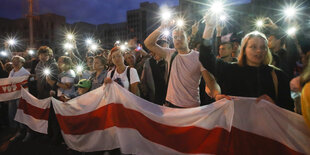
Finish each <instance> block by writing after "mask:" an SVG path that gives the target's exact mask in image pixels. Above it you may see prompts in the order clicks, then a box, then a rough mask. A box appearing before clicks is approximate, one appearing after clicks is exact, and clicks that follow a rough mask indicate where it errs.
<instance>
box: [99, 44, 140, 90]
mask: <svg viewBox="0 0 310 155" xmlns="http://www.w3.org/2000/svg"><path fill="white" fill-rule="evenodd" d="M110 55H111V58H112V62H113V64H114V65H115V68H114V69H113V70H110V71H109V72H108V75H107V78H106V79H105V83H111V82H112V80H113V81H115V82H117V83H118V84H119V85H121V86H122V87H124V88H125V89H127V90H129V91H130V92H132V93H133V94H135V95H137V96H139V94H140V92H139V88H138V84H139V82H140V79H139V76H138V73H137V70H136V69H135V68H132V67H129V66H125V64H124V56H123V53H122V51H121V49H120V48H119V47H114V48H113V49H111V53H110Z"/></svg>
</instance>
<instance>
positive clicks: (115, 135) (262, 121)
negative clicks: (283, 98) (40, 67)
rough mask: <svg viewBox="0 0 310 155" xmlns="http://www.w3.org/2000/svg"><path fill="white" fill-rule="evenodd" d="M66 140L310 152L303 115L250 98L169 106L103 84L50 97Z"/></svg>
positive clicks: (175, 149) (214, 150)
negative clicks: (68, 97) (64, 99)
mask: <svg viewBox="0 0 310 155" xmlns="http://www.w3.org/2000/svg"><path fill="white" fill-rule="evenodd" d="M52 102H53V107H54V110H55V113H56V116H57V119H58V122H59V124H60V128H61V130H62V134H63V137H64V140H65V142H66V144H67V145H68V146H69V147H70V148H72V149H74V150H78V151H81V152H92V151H100V150H111V149H114V148H121V151H122V152H123V153H125V154H310V130H309V129H308V128H307V126H306V124H305V122H304V120H303V118H302V116H300V115H298V114H295V113H293V112H290V111H287V110H285V109H282V108H280V107H277V106H276V105H274V104H271V103H269V102H267V101H261V102H260V103H256V99H254V98H236V99H234V100H232V101H229V100H221V101H218V102H215V103H213V104H211V105H207V106H203V107H197V108H188V109H173V108H168V107H161V106H157V105H155V104H152V103H150V102H148V101H145V100H143V99H141V98H139V97H137V96H135V95H133V94H131V93H130V92H128V91H127V90H125V89H123V88H122V87H120V86H119V85H117V84H115V83H112V84H109V85H105V86H103V88H102V87H100V88H98V89H96V90H94V91H92V92H89V93H87V94H85V95H83V96H80V97H78V98H75V99H73V100H70V101H68V102H67V103H63V102H61V101H58V100H56V99H52Z"/></svg>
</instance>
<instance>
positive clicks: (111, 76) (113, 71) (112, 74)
mask: <svg viewBox="0 0 310 155" xmlns="http://www.w3.org/2000/svg"><path fill="white" fill-rule="evenodd" d="M114 73H115V69H113V70H112V72H111V74H110V78H111V79H112V78H113V76H114Z"/></svg>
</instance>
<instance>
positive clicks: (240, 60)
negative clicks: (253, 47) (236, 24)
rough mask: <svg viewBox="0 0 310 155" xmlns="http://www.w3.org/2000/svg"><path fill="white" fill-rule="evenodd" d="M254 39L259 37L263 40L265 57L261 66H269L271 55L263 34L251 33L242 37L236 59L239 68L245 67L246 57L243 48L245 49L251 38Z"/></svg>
mask: <svg viewBox="0 0 310 155" xmlns="http://www.w3.org/2000/svg"><path fill="white" fill-rule="evenodd" d="M254 37H259V38H262V39H264V41H265V44H266V48H267V55H266V56H265V59H264V61H263V64H264V65H270V64H271V62H272V55H271V52H270V50H269V48H268V40H267V38H266V36H265V35H264V34H263V33H261V32H258V31H253V32H250V33H248V34H247V35H245V36H244V37H243V39H242V41H241V47H240V54H239V57H238V64H239V66H246V65H247V62H246V55H245V48H246V46H247V44H248V42H249V40H250V39H251V38H254Z"/></svg>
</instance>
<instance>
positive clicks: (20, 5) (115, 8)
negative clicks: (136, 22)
mask: <svg viewBox="0 0 310 155" xmlns="http://www.w3.org/2000/svg"><path fill="white" fill-rule="evenodd" d="M33 1H34V11H35V14H37V15H38V14H42V13H55V14H58V15H62V16H65V17H66V20H67V22H68V23H74V22H79V21H83V22H88V23H91V24H103V23H118V22H124V21H126V11H127V10H132V9H138V8H139V6H140V3H141V2H145V1H149V2H156V3H157V4H159V5H160V6H161V5H163V4H167V5H168V6H176V5H178V4H179V0H33ZM230 1H237V2H239V3H240V2H248V1H249V0H230ZM27 9H28V4H27V0H0V17H2V18H9V19H16V18H21V17H23V16H25V15H26V14H27Z"/></svg>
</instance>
